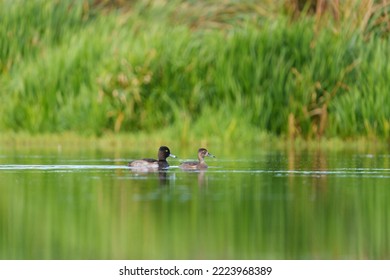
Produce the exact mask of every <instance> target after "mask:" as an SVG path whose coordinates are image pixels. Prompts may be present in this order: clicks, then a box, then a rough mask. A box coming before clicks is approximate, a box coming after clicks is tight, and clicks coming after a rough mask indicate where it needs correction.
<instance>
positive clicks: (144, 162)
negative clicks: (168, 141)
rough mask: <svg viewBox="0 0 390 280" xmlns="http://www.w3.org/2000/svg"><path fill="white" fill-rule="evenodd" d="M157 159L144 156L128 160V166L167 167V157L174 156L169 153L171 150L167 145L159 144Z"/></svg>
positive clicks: (136, 167) (143, 167) (140, 167)
mask: <svg viewBox="0 0 390 280" xmlns="http://www.w3.org/2000/svg"><path fill="white" fill-rule="evenodd" d="M157 156H158V160H157V159H152V158H144V159H139V160H134V161H131V162H129V164H128V166H130V167H132V168H134V169H144V170H148V169H151V170H153V169H164V168H168V167H169V164H168V162H167V157H173V158H175V157H176V156H175V155H173V154H171V151H170V150H169V148H168V147H167V146H161V147H160V149H159V150H158V155H157Z"/></svg>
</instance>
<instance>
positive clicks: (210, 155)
mask: <svg viewBox="0 0 390 280" xmlns="http://www.w3.org/2000/svg"><path fill="white" fill-rule="evenodd" d="M207 156H208V157H214V158H215V156H214V155H212V154H210V153H207Z"/></svg>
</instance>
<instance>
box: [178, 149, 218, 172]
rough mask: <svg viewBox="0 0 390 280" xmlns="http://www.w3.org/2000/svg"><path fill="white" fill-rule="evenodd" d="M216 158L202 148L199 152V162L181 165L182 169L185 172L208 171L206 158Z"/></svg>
mask: <svg viewBox="0 0 390 280" xmlns="http://www.w3.org/2000/svg"><path fill="white" fill-rule="evenodd" d="M205 156H208V157H215V156H213V155H212V154H210V153H209V152H208V151H207V150H206V149H204V148H200V149H199V150H198V160H199V161H186V162H183V163H182V164H180V166H179V167H180V168H181V169H184V170H198V169H206V168H207V167H208V166H207V164H206V162H205V161H204V157H205Z"/></svg>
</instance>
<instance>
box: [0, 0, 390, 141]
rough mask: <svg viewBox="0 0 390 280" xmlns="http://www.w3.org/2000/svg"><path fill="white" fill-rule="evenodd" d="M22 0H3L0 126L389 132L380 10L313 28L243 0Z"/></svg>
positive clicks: (235, 134)
mask: <svg viewBox="0 0 390 280" xmlns="http://www.w3.org/2000/svg"><path fill="white" fill-rule="evenodd" d="M26 3H28V4H26ZM26 3H25V1H2V2H0V17H1V19H2V21H3V23H4V24H2V25H1V27H0V44H1V46H0V47H1V49H0V69H1V75H0V82H1V83H0V95H1V99H2V102H1V104H0V115H1V118H0V129H1V130H3V131H7V130H8V131H10V130H11V131H30V132H35V133H40V132H62V131H71V130H73V131H78V132H81V133H91V134H98V135H99V134H102V133H105V132H107V131H115V132H136V131H141V130H143V131H153V130H161V129H164V128H172V129H174V130H175V134H176V135H180V137H182V138H183V140H185V139H186V138H187V137H189V136H188V135H191V134H198V135H201V136H203V137H208V136H210V135H216V134H217V135H219V136H221V137H224V138H225V139H235V138H237V139H239V138H240V137H245V136H246V135H247V136H248V137H250V136H251V135H255V134H257V133H258V132H259V131H263V132H267V133H271V134H275V135H280V136H290V137H297V136H301V137H304V138H315V137H322V136H326V137H335V136H341V137H344V138H351V137H357V136H369V137H380V138H388V137H389V133H390V109H389V108H390V107H389V106H386V104H389V103H390V94H389V92H388V77H390V66H389V65H390V50H389V48H388V45H389V36H388V33H386V32H384V31H383V28H382V27H383V26H384V25H383V23H382V22H380V24H379V23H376V22H375V21H374V20H371V21H370V20H366V23H365V24H364V26H365V27H370V28H371V29H372V30H375V32H371V33H370V32H369V30H368V28H362V26H363V23H362V24H360V25H359V24H356V18H364V16H362V15H360V14H359V15H356V17H352V16H350V15H346V14H345V13H344V15H345V16H344V19H342V20H341V21H339V22H335V21H330V23H325V24H323V25H322V26H321V27H320V28H318V21H317V20H316V18H314V17H311V16H306V17H300V18H299V19H298V20H294V21H292V20H291V18H290V17H289V16H288V15H287V14H286V13H285V11H284V10H283V9H280V11H279V12H275V9H274V10H272V12H270V13H269V14H267V13H266V12H265V10H264V9H262V6H261V5H255V4H253V3H252V2H251V1H247V2H244V4H241V5H240V4H237V5H236V6H234V5H233V4H231V5H224V6H223V5H221V6H218V5H215V4H214V5H212V4H210V5H207V4H205V3H207V2H201V3H202V5H200V6H197V5H192V6H191V5H189V4H188V5H185V4H183V3H182V2H180V1H174V2H170V4H164V5H162V4H159V3H157V2H156V3H157V4H156V3H155V2H145V1H134V3H133V2H132V3H131V4H132V6H131V7H130V8H128V9H127V10H126V11H121V10H119V9H107V8H101V7H100V6H94V5H91V2H87V1H84V2H78V1H59V2H53V1H46V0H33V1H27V2H26ZM87 4H89V5H87ZM275 5H276V4H275ZM199 7H200V8H199ZM375 11H376V10H375ZM191 15H192V17H191ZM202 16H203V17H202ZM381 18H383V17H381ZM369 19H370V18H369ZM378 30H379V31H378Z"/></svg>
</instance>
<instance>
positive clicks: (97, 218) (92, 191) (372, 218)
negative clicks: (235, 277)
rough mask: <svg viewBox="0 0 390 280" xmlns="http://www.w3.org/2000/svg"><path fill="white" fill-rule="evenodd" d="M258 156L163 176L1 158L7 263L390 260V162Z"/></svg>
mask: <svg viewBox="0 0 390 280" xmlns="http://www.w3.org/2000/svg"><path fill="white" fill-rule="evenodd" d="M253 148H254V149H256V150H257V151H255V152H251V153H249V152H248V153H240V152H239V151H234V152H232V151H228V150H227V151H223V150H220V151H218V150H217V151H215V150H212V149H210V152H211V153H213V154H215V155H216V156H217V158H215V159H208V161H207V162H208V164H209V166H210V168H209V169H208V170H207V171H205V172H184V171H181V170H180V169H179V168H177V165H178V164H179V163H180V160H176V159H170V160H169V162H170V164H171V165H172V167H171V168H170V170H168V171H166V172H160V173H158V172H156V173H153V172H152V173H142V172H141V173H140V172H134V171H131V170H129V169H128V168H126V166H125V164H126V162H127V161H128V160H130V159H134V158H137V157H138V156H139V154H134V153H131V151H124V152H120V153H118V152H115V153H114V152H112V153H111V152H101V151H95V150H91V151H88V150H87V151H83V152H74V153H72V152H64V151H61V150H54V151H45V150H42V149H41V150H34V149H32V150H27V149H26V150H23V151H20V150H19V151H16V150H12V149H11V150H0V258H1V259H389V258H390V203H389V201H390V155H389V153H388V151H383V152H377V153H364V152H353V151H349V152H340V151H338V152H332V151H303V152H297V151H263V150H261V149H260V147H253ZM172 152H174V153H175V154H177V155H179V152H178V151H173V150H172ZM155 153H156V152H155V151H150V152H149V151H148V152H147V153H146V156H148V157H149V156H151V155H153V154H155ZM188 154H190V153H188ZM185 158H186V159H187V158H190V156H189V157H185Z"/></svg>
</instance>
